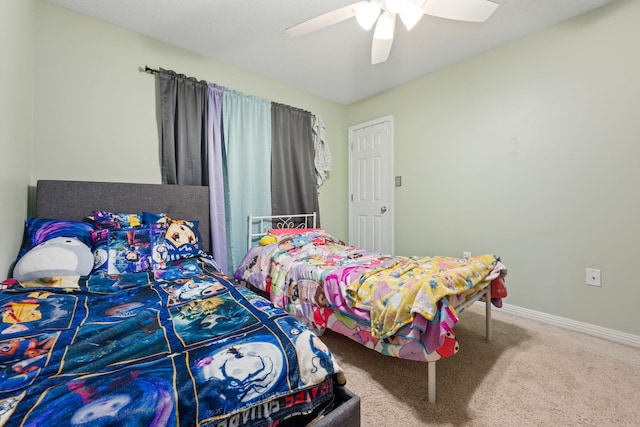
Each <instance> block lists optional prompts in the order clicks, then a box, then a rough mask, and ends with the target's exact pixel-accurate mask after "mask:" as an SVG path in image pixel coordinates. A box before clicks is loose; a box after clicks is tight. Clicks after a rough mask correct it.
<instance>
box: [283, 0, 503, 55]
mask: <svg viewBox="0 0 640 427" xmlns="http://www.w3.org/2000/svg"><path fill="white" fill-rule="evenodd" d="M497 8H498V4H497V3H494V2H492V1H489V0H369V1H359V2H357V3H353V4H350V5H349V6H345V7H342V8H339V9H335V10H332V11H330V12H327V13H325V14H322V15H320V16H316V17H315V18H311V19H309V20H307V21H304V22H301V23H300V24H297V25H294V26H293V27H289V28H287V30H286V32H287V33H288V34H289V35H291V36H294V37H297V36H301V35H303V34H308V33H311V32H313V31H317V30H320V29H322V28H325V27H328V26H331V25H334V24H337V23H338V22H342V21H345V20H347V19H349V18H352V17H354V16H355V17H356V20H357V21H358V24H360V26H361V27H362V28H364V29H365V30H367V31H369V30H371V28H373V25H374V24H375V30H374V32H373V43H372V45H371V64H378V63H381V62H385V61H386V60H387V59H388V58H389V53H390V52H391V45H392V44H393V34H394V32H395V26H396V16H398V15H399V16H400V20H401V21H402V23H403V24H404V26H405V27H406V28H407V31H409V30H411V29H412V28H413V27H414V26H415V25H416V24H417V23H418V21H419V20H420V18H422V16H423V15H424V14H427V15H432V16H437V17H440V18H446V19H454V20H457V21H469V22H484V21H486V20H487V19H488V18H489V17H490V16H491V14H492V13H493V12H494V11H495V10H496V9H497Z"/></svg>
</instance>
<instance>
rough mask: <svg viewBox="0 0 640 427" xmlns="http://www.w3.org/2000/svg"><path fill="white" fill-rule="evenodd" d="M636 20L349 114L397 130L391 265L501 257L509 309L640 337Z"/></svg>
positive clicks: (632, 11)
mask: <svg viewBox="0 0 640 427" xmlns="http://www.w3.org/2000/svg"><path fill="white" fill-rule="evenodd" d="M639 16H640V2H638V1H632V0H619V1H617V2H615V3H613V4H611V5H609V6H606V7H604V8H602V9H599V10H596V11H594V12H592V13H590V14H587V15H583V16H582V17H578V18H576V19H573V20H570V21H568V22H565V23H562V24H560V25H557V26H554V27H552V28H550V29H547V30H545V31H542V32H539V33H537V34H535V35H532V36H530V37H527V38H524V39H521V40H519V41H516V42H513V43H509V44H506V45H503V46H501V47H499V48H497V49H494V50H492V51H490V52H488V53H485V54H482V55H479V56H476V57H474V58H471V59H469V60H466V61H463V62H460V63H458V64H455V65H452V66H449V67H447V68H444V69H441V70H439V71H437V72H434V73H432V74H429V75H426V76H423V77H421V78H419V79H417V80H415V81H412V82H410V83H407V84H404V85H402V86H400V87H398V88H395V89H393V90H390V91H388V92H385V93H382V94H380V95H378V96H374V97H372V98H370V99H367V100H364V101H362V102H359V103H356V104H353V105H350V106H349V108H348V125H349V126H351V125H354V124H357V123H362V122H366V121H368V120H371V119H374V118H376V117H382V116H386V115H393V116H394V126H395V135H394V137H395V142H394V144H395V150H394V172H395V175H401V176H402V182H403V186H402V187H400V188H396V189H395V194H394V197H395V248H396V253H398V254H404V255H409V254H439V255H452V256H462V251H463V250H469V251H471V252H472V254H476V255H478V254H482V253H495V254H498V255H500V256H501V257H502V260H503V262H504V263H505V264H506V265H507V267H508V269H509V275H508V278H507V283H508V288H509V297H508V299H507V300H506V301H505V302H507V303H509V304H513V305H516V306H520V307H524V308H528V309H531V310H536V311H541V312H544V313H548V314H552V315H557V316H561V317H566V318H570V319H574V320H578V321H583V322H587V323H591V324H595V325H599V326H602V327H606V328H611V329H615V330H618V331H622V332H627V333H631V334H635V335H640V321H639V320H640V316H639V315H638V310H637V308H636V307H635V303H636V301H638V300H639V299H640V286H639V285H638V283H637V278H636V277H635V268H634V267H635V265H636V263H637V262H638V261H637V259H638V245H639V243H638V242H640V227H638V226H637V224H636V221H637V220H638V218H640V197H638V194H637V193H638V191H637V188H638V184H639V183H640V167H639V166H638V164H639V162H638V158H640V144H639V142H640V126H638V122H639V119H640V107H638V105H640V104H639V103H638V100H639V99H640V78H639V76H640V54H639V52H640V26H639V25H638V22H637V18H638V17H639ZM587 267H590V268H596V269H600V270H601V271H602V282H603V284H602V287H600V288H596V287H589V286H587V285H586V284H585V278H586V271H585V270H586V268H587Z"/></svg>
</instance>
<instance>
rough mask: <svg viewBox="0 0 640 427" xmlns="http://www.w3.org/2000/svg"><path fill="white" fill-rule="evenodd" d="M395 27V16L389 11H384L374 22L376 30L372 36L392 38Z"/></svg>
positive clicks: (384, 38) (385, 38)
mask: <svg viewBox="0 0 640 427" xmlns="http://www.w3.org/2000/svg"><path fill="white" fill-rule="evenodd" d="M395 29H396V16H395V15H394V14H392V13H391V12H389V11H385V12H383V13H382V15H380V17H379V18H378V23H377V24H376V30H375V32H374V33H373V38H375V39H380V40H391V39H393V33H394V31H395Z"/></svg>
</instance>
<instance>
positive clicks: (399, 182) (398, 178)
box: [396, 176, 402, 187]
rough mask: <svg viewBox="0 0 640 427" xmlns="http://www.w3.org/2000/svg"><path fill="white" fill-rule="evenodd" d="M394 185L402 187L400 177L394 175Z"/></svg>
mask: <svg viewBox="0 0 640 427" xmlns="http://www.w3.org/2000/svg"><path fill="white" fill-rule="evenodd" d="M396 187H402V177H401V176H396Z"/></svg>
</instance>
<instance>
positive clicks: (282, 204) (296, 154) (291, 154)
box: [271, 102, 320, 226]
mask: <svg viewBox="0 0 640 427" xmlns="http://www.w3.org/2000/svg"><path fill="white" fill-rule="evenodd" d="M312 123H313V115H312V114H311V113H309V112H308V111H304V110H300V109H298V108H294V107H291V106H288V105H283V104H277V103H275V102H273V103H271V211H272V214H273V215H285V214H299V213H311V212H317V213H318V222H317V224H318V226H319V225H320V216H319V215H320V211H319V204H318V190H317V188H316V177H315V164H314V160H315V151H314V145H313V134H312Z"/></svg>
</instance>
